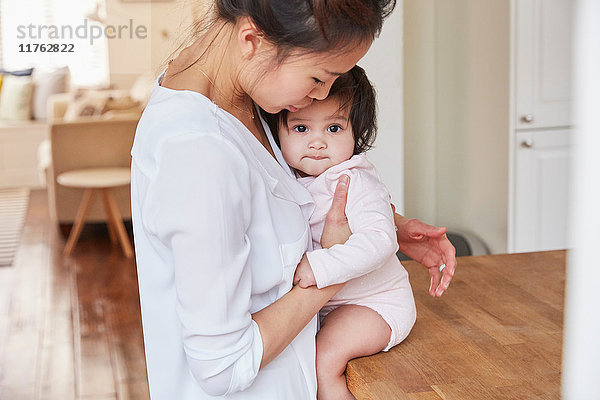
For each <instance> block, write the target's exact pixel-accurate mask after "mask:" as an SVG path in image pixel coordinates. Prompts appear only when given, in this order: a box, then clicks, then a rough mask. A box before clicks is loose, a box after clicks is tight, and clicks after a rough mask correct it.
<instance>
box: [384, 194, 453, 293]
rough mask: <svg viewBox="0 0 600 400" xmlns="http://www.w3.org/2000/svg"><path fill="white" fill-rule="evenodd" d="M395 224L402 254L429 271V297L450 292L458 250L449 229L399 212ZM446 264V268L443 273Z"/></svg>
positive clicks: (395, 216)
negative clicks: (450, 238)
mask: <svg viewBox="0 0 600 400" xmlns="http://www.w3.org/2000/svg"><path fill="white" fill-rule="evenodd" d="M393 207H394V206H393V205H392V208H393ZM394 211H395V210H394ZM394 223H395V224H396V227H397V228H398V231H397V232H396V238H397V239H398V246H399V248H400V251H401V252H403V253H404V254H406V255H407V256H409V257H410V258H412V259H413V260H415V261H417V262H419V263H421V264H422V265H423V266H424V267H425V268H427V269H429V275H430V276H431V284H430V286H429V294H430V295H431V296H437V297H439V296H441V295H442V294H443V293H444V291H445V290H446V289H448V286H449V285H450V281H451V280H452V277H453V276H454V271H455V270H456V257H455V253H456V250H455V249H454V246H452V243H450V241H449V240H448V237H447V236H446V228H438V227H435V226H431V225H428V224H426V223H424V222H421V221H419V220H418V219H408V218H405V217H403V216H402V215H400V214H396V213H395V212H394ZM442 265H446V267H445V268H444V269H443V270H442V271H440V266H442Z"/></svg>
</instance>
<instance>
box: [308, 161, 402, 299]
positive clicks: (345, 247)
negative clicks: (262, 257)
mask: <svg viewBox="0 0 600 400" xmlns="http://www.w3.org/2000/svg"><path fill="white" fill-rule="evenodd" d="M345 173H346V174H347V175H350V186H349V187H348V201H347V206H346V217H347V218H348V224H349V226H350V230H351V231H352V234H351V235H350V238H349V239H348V240H347V241H346V243H344V244H336V245H334V246H332V247H330V248H329V249H318V250H314V251H311V252H307V253H306V256H307V258H308V261H309V263H310V265H311V268H312V270H313V273H314V275H315V280H316V283H317V287H318V288H319V289H321V288H323V287H326V286H330V285H333V284H336V283H342V282H347V281H349V280H350V279H354V278H357V277H359V276H362V275H365V274H367V273H369V272H371V271H374V270H375V269H377V268H379V267H381V266H382V265H383V264H384V263H385V261H386V260H387V259H388V258H389V257H390V256H392V255H393V254H395V252H396V251H397V250H398V243H397V241H396V230H395V227H394V217H393V213H392V209H391V205H390V196H389V193H388V191H387V189H386V188H385V186H384V185H383V183H381V182H380V181H378V179H379V178H378V177H375V176H370V175H369V176H364V175H363V173H352V172H345ZM334 182H335V181H334ZM334 184H335V183H334ZM332 190H334V188H332Z"/></svg>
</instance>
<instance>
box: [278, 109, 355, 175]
mask: <svg viewBox="0 0 600 400" xmlns="http://www.w3.org/2000/svg"><path fill="white" fill-rule="evenodd" d="M349 111H350V110H349V109H341V110H340V102H339V100H338V99H337V98H335V97H333V98H327V99H325V100H322V101H313V103H312V104H311V105H310V106H308V107H305V108H302V109H300V110H298V111H296V112H294V113H289V114H288V120H287V124H286V125H284V126H280V127H279V142H280V143H281V152H282V153H283V157H284V158H285V161H286V162H287V163H288V164H289V165H290V166H291V167H292V168H294V169H296V170H297V171H299V172H300V174H301V175H303V176H306V175H312V176H317V175H320V174H321V173H323V172H324V171H325V170H326V169H328V168H330V167H332V166H334V165H337V164H339V163H341V162H343V161H346V160H348V159H350V157H352V153H353V152H354V136H353V135H352V125H351V124H350V120H349V118H348V116H349V115H348V114H349Z"/></svg>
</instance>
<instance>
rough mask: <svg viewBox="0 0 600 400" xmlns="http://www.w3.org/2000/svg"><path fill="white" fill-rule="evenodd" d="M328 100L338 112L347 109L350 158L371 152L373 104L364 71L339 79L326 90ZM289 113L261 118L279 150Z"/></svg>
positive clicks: (374, 122) (355, 69)
mask: <svg viewBox="0 0 600 400" xmlns="http://www.w3.org/2000/svg"><path fill="white" fill-rule="evenodd" d="M331 97H336V98H338V99H339V100H340V109H347V108H350V114H349V117H348V119H349V120H350V123H351V124H352V135H353V136H354V152H353V154H354V155H356V154H360V153H364V152H365V151H367V150H370V149H371V148H373V142H375V136H376V135H377V100H376V95H375V88H374V87H373V85H372V84H371V82H370V81H369V78H367V74H366V73H365V70H364V69H362V68H361V67H359V66H358V65H356V66H354V67H353V68H352V69H351V70H350V71H348V72H346V73H345V74H342V75H340V76H339V77H338V78H337V79H336V80H335V82H334V83H333V85H332V86H331V89H330V90H329V95H328V96H327V98H331ZM289 113H290V112H289V111H288V110H282V111H280V112H278V113H277V114H267V113H264V114H263V116H264V117H265V120H266V121H267V124H268V125H269V128H270V129H271V132H272V133H273V137H274V139H275V142H277V145H278V146H280V147H281V145H280V144H279V136H278V131H279V127H280V126H285V125H286V124H287V118H288V115H289Z"/></svg>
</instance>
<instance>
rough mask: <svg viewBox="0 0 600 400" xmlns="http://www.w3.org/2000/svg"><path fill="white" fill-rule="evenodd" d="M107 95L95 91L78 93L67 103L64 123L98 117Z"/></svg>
mask: <svg viewBox="0 0 600 400" xmlns="http://www.w3.org/2000/svg"><path fill="white" fill-rule="evenodd" d="M107 100H108V95H107V94H103V93H98V92H95V91H92V90H90V91H85V92H79V93H78V94H77V95H76V96H75V98H74V99H73V101H72V102H71V103H69V106H68V107H67V111H66V112H65V116H64V120H65V121H66V122H69V121H75V120H77V119H80V118H86V117H99V116H100V115H101V114H102V110H104V106H105V105H106V102H107Z"/></svg>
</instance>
